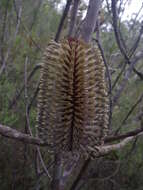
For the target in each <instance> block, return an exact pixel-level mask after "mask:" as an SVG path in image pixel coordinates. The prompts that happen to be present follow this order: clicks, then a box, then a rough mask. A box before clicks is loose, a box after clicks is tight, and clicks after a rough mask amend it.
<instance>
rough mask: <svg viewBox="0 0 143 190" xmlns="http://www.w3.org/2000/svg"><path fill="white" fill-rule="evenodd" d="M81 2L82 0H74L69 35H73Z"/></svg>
mask: <svg viewBox="0 0 143 190" xmlns="http://www.w3.org/2000/svg"><path fill="white" fill-rule="evenodd" d="M79 2H80V0H74V2H73V7H72V10H71V19H70V26H69V32H68V36H69V37H72V35H73V31H74V26H75V22H76V15H77V11H78V5H79Z"/></svg>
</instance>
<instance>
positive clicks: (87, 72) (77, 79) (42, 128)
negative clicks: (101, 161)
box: [37, 39, 108, 157]
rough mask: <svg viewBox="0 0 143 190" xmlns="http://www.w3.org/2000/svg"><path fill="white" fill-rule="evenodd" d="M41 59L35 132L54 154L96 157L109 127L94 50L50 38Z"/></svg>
mask: <svg viewBox="0 0 143 190" xmlns="http://www.w3.org/2000/svg"><path fill="white" fill-rule="evenodd" d="M43 63H44V64H43V68H42V70H41V80H40V91H39V95H38V117H37V120H38V133H39V137H40V138H41V139H43V141H45V142H46V143H47V144H48V145H49V150H50V151H53V152H55V153H59V152H65V151H73V152H76V151H77V152H79V153H80V154H81V155H84V156H90V155H91V156H92V157H93V156H96V155H97V154H98V152H97V151H98V148H97V147H98V146H100V145H102V144H103V143H104V142H103V138H104V137H105V135H106V134H107V128H108V96H107V89H106V84H105V68H104V64H103V61H102V57H101V55H100V53H99V51H98V49H96V48H92V47H91V46H90V45H87V44H85V43H84V42H82V41H78V40H73V39H69V40H64V41H62V42H61V43H56V42H51V43H50V44H49V46H48V47H47V49H46V52H45V54H44V57H43Z"/></svg>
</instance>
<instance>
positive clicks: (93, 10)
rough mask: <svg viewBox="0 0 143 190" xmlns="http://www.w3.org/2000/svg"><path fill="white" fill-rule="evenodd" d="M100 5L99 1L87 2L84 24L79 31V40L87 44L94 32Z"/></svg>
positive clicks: (91, 0)
mask: <svg viewBox="0 0 143 190" xmlns="http://www.w3.org/2000/svg"><path fill="white" fill-rule="evenodd" d="M100 5H101V0H90V1H89V5H88V10H87V14H86V17H85V22H84V24H83V27H82V30H81V38H82V39H83V40H84V41H85V42H87V43H88V42H89V41H90V40H91V37H92V34H93V32H94V29H95V26H96V22H97V18H98V13H99V8H100Z"/></svg>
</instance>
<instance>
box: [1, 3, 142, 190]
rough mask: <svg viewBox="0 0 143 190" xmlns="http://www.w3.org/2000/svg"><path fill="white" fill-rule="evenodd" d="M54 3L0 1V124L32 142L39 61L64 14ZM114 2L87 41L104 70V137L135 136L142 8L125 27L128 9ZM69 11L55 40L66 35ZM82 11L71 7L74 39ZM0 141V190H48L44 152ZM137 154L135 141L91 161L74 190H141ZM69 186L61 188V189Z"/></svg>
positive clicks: (139, 155)
mask: <svg viewBox="0 0 143 190" xmlns="http://www.w3.org/2000/svg"><path fill="white" fill-rule="evenodd" d="M61 2H62V1H61V0H37V1H35V0H28V1H22V0H1V1H0V123H1V124H2V125H5V126H10V127H11V128H14V129H17V130H18V131H21V132H23V133H26V134H33V135H35V125H36V114H37V113H36V112H37V110H36V96H37V92H38V87H39V76H40V71H39V68H40V63H41V57H42V54H43V50H44V49H45V47H46V46H47V44H48V42H49V41H50V40H51V39H54V38H55V35H56V33H57V31H58V26H59V23H60V20H61V17H62V13H63V10H64V7H65V4H64V3H61ZM115 2H116V9H117V11H116V12H117V18H116V20H115V15H114V8H115V7H114V6H113V2H111V1H109V0H106V1H104V2H103V3H102V7H101V8H100V12H99V16H98V25H97V27H96V28H95V30H94V33H93V35H92V37H93V39H92V41H93V43H94V44H96V45H97V46H99V48H100V50H101V53H102V54H103V57H104V59H105V60H104V62H105V63H106V66H107V67H108V69H107V70H108V72H107V81H108V83H109V91H110V97H111V100H112V101H111V103H112V104H111V105H110V106H111V107H112V109H111V112H112V113H111V114H112V118H111V123H110V134H111V135H113V134H122V133H126V132H128V131H135V130H136V129H137V130H140V132H141V131H142V128H143V37H142V33H143V4H142V5H141V7H140V8H139V9H138V10H136V13H134V14H133V15H132V16H131V17H130V18H128V19H127V18H126V17H124V13H125V11H126V9H125V7H126V8H127V7H128V6H126V5H127V4H129V3H130V2H131V1H130V0H118V1H115ZM72 5H73V4H71V8H70V9H69V12H68V15H67V17H66V19H65V22H64V25H63V28H62V32H61V36H60V38H61V39H62V38H64V37H66V36H67V34H68V32H69V25H70V22H71V11H72ZM87 6H88V3H87V2H84V1H79V5H78V12H77V15H76V24H75V28H74V32H75V33H78V32H80V28H81V26H82V23H83V22H84V16H85V14H86V10H87ZM116 29H118V30H117V31H116ZM118 37H119V40H118ZM29 126H30V130H29ZM0 141H1V143H0V188H1V189H2V190H9V189H12V190H14V189H16V190H17V189H18V190H38V189H39V190H40V189H41V190H45V189H50V183H51V176H52V170H53V161H52V158H51V156H50V155H49V154H48V153H47V151H46V148H43V149H42V150H41V152H40V150H39V149H38V148H35V147H34V146H32V145H27V144H25V143H24V142H17V141H14V140H11V139H7V138H5V137H3V136H0ZM142 149H143V140H142V138H141V137H138V136H137V137H136V138H134V139H133V141H132V142H131V143H129V144H128V145H126V146H125V147H124V148H123V149H122V150H121V151H118V152H115V151H112V152H111V153H110V154H109V155H107V156H105V157H102V158H100V159H98V160H95V161H91V163H90V164H89V165H88V169H87V170H86V171H85V172H83V173H82V176H80V179H78V184H77V186H76V187H75V188H74V189H83V190H84V189H85V190H86V189H91V190H92V189H97V190H103V189H106V190H108V189H109V190H114V189H120V190H133V189H136V190H142V187H143V180H142V179H143V151H142ZM40 156H41V157H40ZM39 160H40V161H39ZM45 167H46V168H45ZM72 177H73V175H71V180H72ZM70 185H71V183H70V181H69V182H68V183H67V189H69V188H68V187H70Z"/></svg>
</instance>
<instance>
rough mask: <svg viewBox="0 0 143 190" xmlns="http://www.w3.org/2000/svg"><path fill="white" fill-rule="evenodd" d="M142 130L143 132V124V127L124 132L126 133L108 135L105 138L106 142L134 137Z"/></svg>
mask: <svg viewBox="0 0 143 190" xmlns="http://www.w3.org/2000/svg"><path fill="white" fill-rule="evenodd" d="M142 132H143V126H142V127H141V128H138V129H135V130H132V131H129V132H127V133H124V134H120V135H115V136H107V137H105V138H104V142H105V143H110V142H113V141H117V140H123V139H125V138H128V137H134V136H136V135H138V134H140V133H142Z"/></svg>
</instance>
